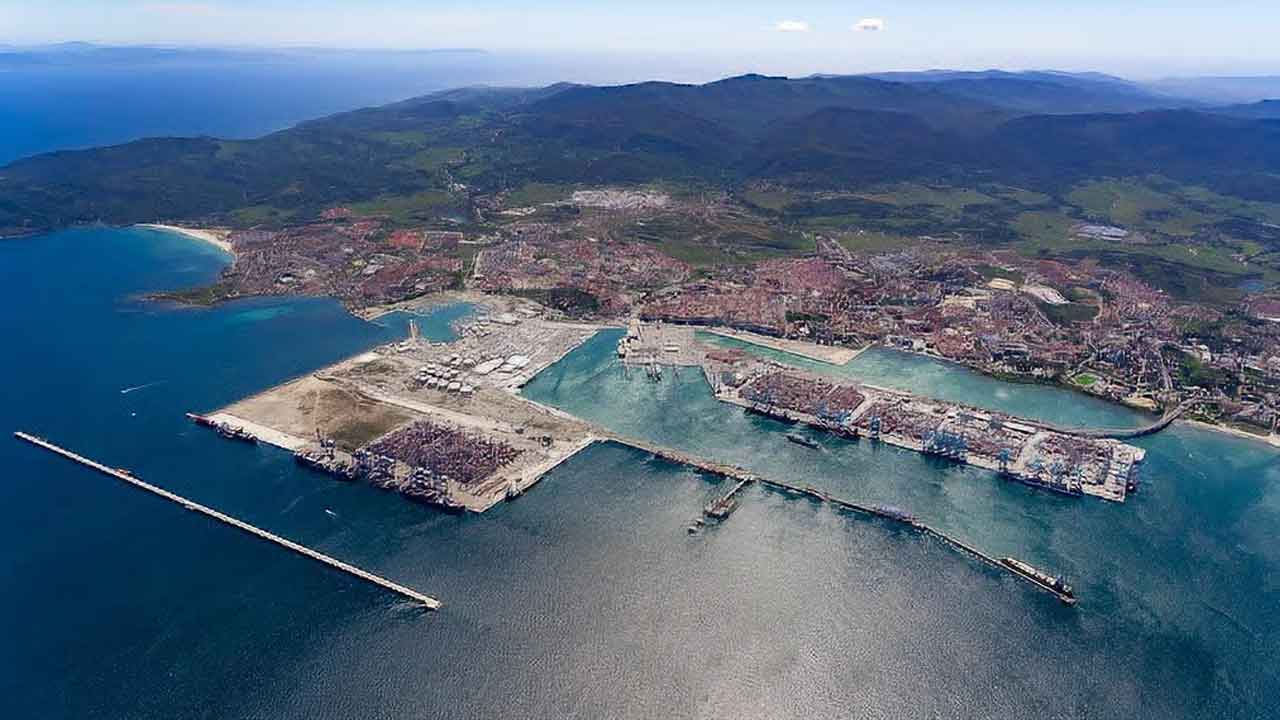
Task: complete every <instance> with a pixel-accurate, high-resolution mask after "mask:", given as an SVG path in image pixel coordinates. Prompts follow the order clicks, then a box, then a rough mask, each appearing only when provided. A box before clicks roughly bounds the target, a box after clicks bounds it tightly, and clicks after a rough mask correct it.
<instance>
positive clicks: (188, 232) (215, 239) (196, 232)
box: [134, 223, 236, 259]
mask: <svg viewBox="0 0 1280 720" xmlns="http://www.w3.org/2000/svg"><path fill="white" fill-rule="evenodd" d="M134 227H138V228H146V229H148V230H164V231H166V232H171V233H176V234H178V235H183V236H185V237H189V238H191V239H192V240H199V241H201V242H204V243H208V244H209V245H212V246H214V247H216V248H218V249H219V250H221V251H222V252H224V253H226V254H228V255H230V256H231V257H232V259H234V258H235V257H236V251H235V248H233V247H232V245H231V243H230V242H227V239H226V238H227V236H228V235H230V234H231V233H230V231H227V230H205V229H202V228H189V227H182V226H179V225H165V224H163V223H137V224H135V225H134Z"/></svg>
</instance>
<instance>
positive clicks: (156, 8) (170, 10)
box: [146, 2, 217, 15]
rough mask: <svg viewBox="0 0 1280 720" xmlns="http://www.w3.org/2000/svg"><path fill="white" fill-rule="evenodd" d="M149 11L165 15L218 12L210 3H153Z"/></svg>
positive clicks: (148, 6) (148, 7) (149, 6)
mask: <svg viewBox="0 0 1280 720" xmlns="http://www.w3.org/2000/svg"><path fill="white" fill-rule="evenodd" d="M146 8H147V10H150V11H151V12H154V13H163V14H165V15H212V14H214V13H215V12H217V10H216V9H215V8H214V7H213V6H212V5H209V4H208V3H187V2H168V3H152V4H150V5H147V6H146Z"/></svg>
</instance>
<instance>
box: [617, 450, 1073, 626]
mask: <svg viewBox="0 0 1280 720" xmlns="http://www.w3.org/2000/svg"><path fill="white" fill-rule="evenodd" d="M601 439H602V440H607V441H611V442H615V443H618V444H619V445H626V446H628V447H631V448H635V449H637V450H641V451H644V452H648V453H650V454H652V455H656V456H658V457H661V458H663V459H665V460H668V461H671V462H675V463H680V464H684V465H689V466H691V467H695V468H697V469H699V470H702V471H703V472H706V473H709V474H712V475H719V476H721V477H725V478H729V479H731V480H737V481H738V482H737V484H736V485H735V486H734V487H733V488H732V489H731V490H730V491H729V492H728V493H726V494H725V495H724V496H723V497H722V498H720V500H726V499H731V498H733V497H734V496H735V495H737V494H738V493H739V492H740V491H741V490H742V489H743V488H744V487H745V486H747V485H750V484H753V483H760V484H761V485H764V486H766V487H771V488H773V489H775V490H780V491H782V492H784V493H787V494H789V495H796V496H803V497H808V498H810V499H811V500H816V501H818V502H821V503H826V504H828V505H832V506H834V507H836V508H840V509H843V510H849V511H853V512H856V513H860V514H863V515H868V516H871V517H875V518H879V519H881V520H888V521H890V522H895V523H900V524H902V525H906V526H908V527H911V528H913V529H915V530H917V531H919V532H921V533H924V534H925V535H931V536H933V537H935V538H937V539H939V540H941V541H942V542H944V543H946V544H947V545H950V546H951V547H953V548H955V549H956V550H959V551H960V552H962V553H964V554H966V555H969V556H970V557H973V558H975V559H977V560H979V561H981V562H983V563H986V564H988V565H990V566H991V567H993V568H996V569H997V570H1001V571H1003V572H1007V573H1009V574H1010V575H1013V576H1014V577H1016V578H1019V579H1021V580H1024V581H1026V582H1029V583H1031V584H1032V585H1033V586H1035V587H1036V588H1039V589H1040V590H1043V591H1045V592H1048V593H1050V594H1051V595H1054V596H1055V597H1057V598H1058V599H1059V600H1061V601H1062V602H1064V603H1066V604H1068V605H1074V604H1075V602H1076V599H1075V597H1074V596H1072V595H1070V594H1068V593H1064V592H1062V591H1060V590H1057V589H1054V588H1053V587H1049V586H1046V585H1044V584H1042V583H1040V582H1037V581H1036V580H1034V579H1032V578H1030V577H1028V576H1027V575H1025V574H1023V573H1020V572H1018V571H1017V570H1015V569H1014V568H1012V567H1010V566H1009V565H1008V564H1007V563H1005V562H1003V561H1001V560H1000V559H998V558H996V557H993V556H992V555H989V554H987V553H985V552H983V551H981V550H979V549H978V548H976V547H974V546H972V545H970V544H969V543H966V542H964V541H963V540H961V539H959V538H956V537H952V536H951V535H948V534H947V533H945V532H943V531H941V530H938V529H937V528H935V527H932V526H930V525H928V524H926V523H923V522H921V521H920V520H918V519H916V518H915V517H914V516H912V515H910V514H908V513H905V512H900V511H895V510H893V509H889V508H884V507H879V506H874V505H863V504H861V503H857V502H854V501H852V500H845V499H843V498H838V497H835V496H834V495H831V494H830V493H828V492H826V491H824V490H820V489H818V488H815V487H813V486H812V485H806V486H803V487H801V486H799V485H792V484H791V483H787V482H783V481H781V480H771V479H769V478H766V477H763V476H760V475H756V474H755V473H752V472H750V471H748V470H745V469H743V468H741V467H738V466H737V465H728V464H725V463H718V462H714V461H711V460H707V459H705V458H700V457H697V456H696V455H690V454H688V453H684V452H680V451H679V450H674V449H672V448H668V447H664V446H662V445H657V444H655V443H651V442H648V441H645V440H638V439H636V438H630V437H626V436H623V435H618V434H615V433H601ZM712 504H713V505H714V504H715V503H714V502H713V503H712ZM708 507H710V506H708Z"/></svg>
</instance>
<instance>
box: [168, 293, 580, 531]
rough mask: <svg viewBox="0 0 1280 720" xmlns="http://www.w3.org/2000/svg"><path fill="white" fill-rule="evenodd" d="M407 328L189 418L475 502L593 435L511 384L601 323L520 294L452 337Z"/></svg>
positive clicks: (525, 480) (508, 489)
mask: <svg viewBox="0 0 1280 720" xmlns="http://www.w3.org/2000/svg"><path fill="white" fill-rule="evenodd" d="M410 327H411V333H410V336H409V338H408V339H406V340H403V341H400V342H397V343H392V344H389V345H385V346H382V347H379V348H376V349H375V350H372V351H370V352H366V353H362V354H360V355H357V356H355V357H353V358H350V359H348V360H344V361H342V362H339V363H337V364H335V365H332V366H330V367H327V368H324V369H322V370H320V371H318V372H316V373H313V374H311V375H307V376H303V377H300V378H297V379H295V380H292V381H289V382H286V383H283V384H281V385H279V386H277V387H274V388H271V389H269V390H267V391H266V392H263V393H260V394H258V395H255V396H253V397H250V398H246V399H244V400H242V401H240V402H237V403H235V404H233V405H230V406H228V407H226V408H222V409H220V410H217V411H215V412H212V413H210V414H209V416H208V417H205V416H202V415H192V418H193V419H194V420H195V421H196V422H198V423H200V424H203V425H207V426H209V427H211V428H213V429H215V430H217V431H218V432H219V433H221V434H223V435H224V436H227V437H236V438H238V439H239V438H244V439H250V438H253V439H257V440H260V441H262V442H265V443H268V444H271V445H275V446H278V447H282V448H285V449H287V450H289V451H291V452H293V453H295V457H296V458H297V460H298V462H299V463H300V464H302V465H305V466H307V467H311V468H314V469H316V470H319V471H322V472H325V473H328V474H330V475H333V476H335V477H338V478H341V479H346V480H359V481H363V482H368V483H370V484H372V485H374V486H376V487H379V488H383V489H387V490H392V491H395V492H399V493H401V494H402V495H404V496H406V497H408V498H410V499H413V500H416V501H420V502H426V503H429V504H433V505H437V506H440V507H443V508H446V509H467V510H472V511H476V512H481V511H484V510H487V509H488V508H490V507H493V506H494V505H496V504H497V503H499V502H501V501H503V500H504V499H507V498H510V497H515V496H518V495H520V494H521V493H523V492H524V491H525V490H527V489H528V488H529V487H531V486H532V485H533V484H534V483H536V482H537V481H538V480H539V479H540V478H541V477H542V475H543V474H545V473H546V472H547V471H548V470H550V469H551V468H553V467H555V466H556V465H557V464H559V463H560V462H563V461H564V460H565V459H566V458H568V457H571V456H572V455H574V454H575V453H577V452H578V451H579V450H581V449H582V448H583V447H586V446H587V445H589V444H590V443H591V442H592V440H593V439H594V437H595V436H594V435H593V434H592V432H591V429H590V428H589V427H588V426H587V425H586V424H585V423H582V422H580V421H577V420H575V419H573V418H570V417H567V416H565V415H564V414H563V413H559V412H557V411H554V410H552V409H550V408H544V407H541V406H539V405H537V404H535V403H531V402H528V401H526V400H524V399H523V398H521V397H520V396H519V395H518V394H517V393H516V391H517V390H518V389H519V387H520V386H522V385H523V384H524V383H525V382H527V381H528V379H529V378H531V377H533V375H534V374H536V373H537V372H539V371H540V370H542V369H543V368H545V367H546V366H548V365H550V364H552V363H554V362H555V361H557V360H559V359H560V358H561V357H563V356H564V355H565V354H566V353H568V352H570V351H571V350H573V348H575V347H577V346H578V345H579V344H581V343H582V342H583V341H585V340H586V339H587V338H589V337H591V336H592V335H593V334H594V333H595V332H596V331H597V330H599V327H597V326H593V325H582V324H574V323H564V322H556V321H553V320H549V319H546V318H544V317H541V310H539V309H538V308H537V306H532V305H529V304H525V303H521V302H519V301H513V302H511V303H507V304H505V305H500V306H498V307H497V308H495V309H494V310H487V311H485V312H483V313H481V314H479V315H477V316H476V317H473V318H471V319H469V320H467V321H465V322H463V323H461V324H460V325H458V326H457V327H456V328H455V330H456V331H457V334H458V339H457V340H455V341H453V342H448V343H438V342H430V341H427V340H425V339H423V338H422V337H420V336H419V334H418V333H417V332H416V329H414V326H413V325H412V324H411V325H410Z"/></svg>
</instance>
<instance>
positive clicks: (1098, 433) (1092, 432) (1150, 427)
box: [1037, 400, 1196, 440]
mask: <svg viewBox="0 0 1280 720" xmlns="http://www.w3.org/2000/svg"><path fill="white" fill-rule="evenodd" d="M1195 404H1196V401H1195V400H1183V401H1182V402H1181V403H1180V404H1178V406H1177V407H1174V408H1170V409H1169V410H1168V411H1167V412H1165V414H1164V415H1162V416H1160V419H1159V420H1156V421H1155V422H1152V423H1148V424H1146V425H1142V426H1140V427H1135V428H1097V429H1089V428H1065V427H1059V426H1057V425H1054V424H1052V423H1044V422H1038V423H1037V424H1038V425H1042V426H1044V427H1045V428H1047V429H1049V430H1052V431H1054V432H1058V433H1062V434H1063V435H1074V436H1076V437H1083V438H1095V439H1112V440H1126V439H1129V438H1137V437H1142V436H1144V435H1154V434H1156V433H1158V432H1160V431H1161V430H1164V429H1165V428H1167V427H1169V425H1170V424H1171V423H1173V421H1174V420H1177V419H1178V418H1179V417H1182V415H1183V413H1185V412H1186V411H1188V410H1190V409H1191V407H1192V406H1193V405H1195Z"/></svg>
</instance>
